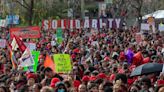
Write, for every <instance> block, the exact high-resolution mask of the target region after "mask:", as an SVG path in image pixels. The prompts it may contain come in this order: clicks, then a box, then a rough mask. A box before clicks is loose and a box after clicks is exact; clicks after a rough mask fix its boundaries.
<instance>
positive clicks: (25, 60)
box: [19, 49, 34, 67]
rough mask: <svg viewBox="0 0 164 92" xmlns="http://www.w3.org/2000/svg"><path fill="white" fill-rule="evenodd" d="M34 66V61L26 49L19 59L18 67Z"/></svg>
mask: <svg viewBox="0 0 164 92" xmlns="http://www.w3.org/2000/svg"><path fill="white" fill-rule="evenodd" d="M33 65H34V59H33V57H32V54H31V52H30V50H29V49H26V50H25V51H24V53H23V55H22V56H21V58H20V59H19V66H21V67H29V66H33Z"/></svg>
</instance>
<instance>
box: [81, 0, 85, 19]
mask: <svg viewBox="0 0 164 92" xmlns="http://www.w3.org/2000/svg"><path fill="white" fill-rule="evenodd" d="M84 5H85V1H84V0H81V17H82V19H84V17H85V10H84Z"/></svg>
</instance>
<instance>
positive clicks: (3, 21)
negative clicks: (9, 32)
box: [0, 19, 7, 27]
mask: <svg viewBox="0 0 164 92" xmlns="http://www.w3.org/2000/svg"><path fill="white" fill-rule="evenodd" d="M6 26H7V23H6V20H5V19H1V20H0V27H6Z"/></svg>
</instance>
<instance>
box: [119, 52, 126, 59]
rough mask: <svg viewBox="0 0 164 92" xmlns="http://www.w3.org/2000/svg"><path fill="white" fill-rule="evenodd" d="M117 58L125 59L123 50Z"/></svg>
mask: <svg viewBox="0 0 164 92" xmlns="http://www.w3.org/2000/svg"><path fill="white" fill-rule="evenodd" d="M119 59H120V60H121V61H123V60H125V54H124V52H121V53H120V56H119Z"/></svg>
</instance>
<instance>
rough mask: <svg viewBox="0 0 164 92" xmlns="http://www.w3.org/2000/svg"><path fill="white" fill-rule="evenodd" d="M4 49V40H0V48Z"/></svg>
mask: <svg viewBox="0 0 164 92" xmlns="http://www.w3.org/2000/svg"><path fill="white" fill-rule="evenodd" d="M5 47H6V40H5V39H0V48H5Z"/></svg>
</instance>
